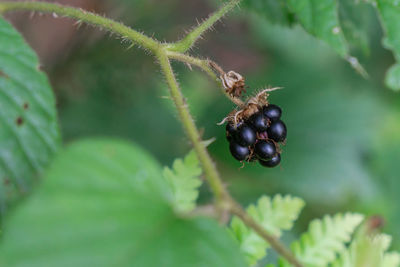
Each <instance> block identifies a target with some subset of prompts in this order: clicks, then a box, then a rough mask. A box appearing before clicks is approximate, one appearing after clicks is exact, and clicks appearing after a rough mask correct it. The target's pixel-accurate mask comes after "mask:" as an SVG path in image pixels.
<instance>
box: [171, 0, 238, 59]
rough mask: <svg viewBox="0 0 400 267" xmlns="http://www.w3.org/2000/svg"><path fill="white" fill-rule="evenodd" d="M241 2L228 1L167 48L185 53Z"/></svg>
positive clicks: (236, 0) (235, 0)
mask: <svg viewBox="0 0 400 267" xmlns="http://www.w3.org/2000/svg"><path fill="white" fill-rule="evenodd" d="M239 3H240V0H231V1H229V2H228V3H226V4H224V5H222V7H221V8H220V9H219V10H217V11H216V12H215V13H213V14H211V15H210V16H209V17H208V18H207V19H206V20H204V21H203V22H202V23H200V25H198V26H197V27H195V28H194V29H193V30H192V31H191V32H190V33H188V34H187V35H186V36H185V37H184V38H183V39H182V40H180V41H178V42H176V43H173V44H167V45H166V47H167V49H168V50H170V51H174V52H181V53H185V52H186V51H188V50H189V49H190V48H191V47H192V46H193V45H194V44H195V43H196V41H197V40H198V39H199V38H200V37H201V35H202V34H203V33H204V32H206V31H208V30H209V29H210V28H212V27H213V25H214V24H215V23H216V22H217V21H219V20H220V19H221V18H222V17H223V16H225V15H226V14H227V13H228V12H229V11H231V10H232V9H233V8H235V7H236V6H237V5H238V4H239Z"/></svg>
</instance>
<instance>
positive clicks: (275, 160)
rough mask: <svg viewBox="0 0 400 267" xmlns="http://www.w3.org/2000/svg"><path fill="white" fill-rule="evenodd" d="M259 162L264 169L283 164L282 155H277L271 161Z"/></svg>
mask: <svg viewBox="0 0 400 267" xmlns="http://www.w3.org/2000/svg"><path fill="white" fill-rule="evenodd" d="M259 162H260V164H261V165H262V166H264V167H268V168H273V167H275V166H278V165H279V163H281V154H279V153H277V154H276V155H275V156H274V157H272V158H271V159H270V160H259Z"/></svg>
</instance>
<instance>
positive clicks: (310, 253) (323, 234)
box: [291, 213, 363, 267]
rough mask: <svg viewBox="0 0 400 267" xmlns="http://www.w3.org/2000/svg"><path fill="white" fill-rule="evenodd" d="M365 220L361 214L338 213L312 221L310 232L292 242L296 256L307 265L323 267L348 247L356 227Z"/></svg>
mask: <svg viewBox="0 0 400 267" xmlns="http://www.w3.org/2000/svg"><path fill="white" fill-rule="evenodd" d="M362 220H363V216H362V215H360V214H351V213H346V214H345V215H342V214H337V215H335V216H334V217H330V216H325V217H324V218H323V220H318V219H317V220H314V221H312V222H311V223H310V226H309V228H308V232H307V233H305V234H303V235H302V236H301V238H300V240H299V241H295V242H294V243H293V244H292V246H291V247H292V251H293V253H294V254H295V256H296V257H297V258H298V259H299V260H300V261H301V262H302V263H304V264H305V265H306V266H310V267H311V266H312V267H323V266H327V265H328V264H329V263H331V262H333V261H334V260H335V259H336V254H337V253H340V252H342V251H344V250H345V249H346V247H345V243H347V242H349V241H350V240H351V236H352V234H353V232H354V230H355V229H356V227H357V226H358V225H359V224H360V223H361V221H362Z"/></svg>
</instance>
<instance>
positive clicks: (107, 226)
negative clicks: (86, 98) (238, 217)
mask: <svg viewBox="0 0 400 267" xmlns="http://www.w3.org/2000/svg"><path fill="white" fill-rule="evenodd" d="M169 194H170V192H169V188H168V184H167V182H166V181H165V180H164V179H163V178H162V169H161V167H160V166H159V164H158V163H157V162H156V161H155V160H154V159H153V158H152V157H151V156H150V155H148V154H147V153H146V152H145V151H143V150H142V149H140V148H138V147H136V146H134V145H132V144H130V143H126V142H121V141H110V140H87V141H81V142H78V143H75V144H73V145H70V146H69V147H67V148H66V149H65V150H64V151H63V152H61V153H60V154H59V156H58V157H57V159H56V160H55V161H54V163H53V164H52V165H51V167H50V169H49V171H48V172H47V174H46V176H45V179H43V182H42V185H41V186H40V187H39V188H38V190H35V192H34V194H32V195H31V196H30V198H29V200H28V201H26V202H24V203H22V204H21V205H19V206H18V207H17V208H16V209H15V211H14V212H13V213H12V214H10V216H8V217H7V218H6V220H5V223H4V229H5V231H4V234H3V236H2V239H1V241H0V266H8V267H13V266H30V267H39V266H59V267H63V266H65V267H67V266H68V267H70V266H99V267H101V266H146V267H153V266H154V267H159V266H163V267H168V266H173V267H176V266H215V267H220V266H227V267H228V266H229V267H230V266H245V265H244V260H243V259H242V257H241V256H240V252H239V248H238V247H237V246H236V244H235V242H234V240H233V239H232V238H230V237H229V235H228V234H227V233H226V231H225V230H224V229H223V228H221V227H220V226H219V225H218V223H217V222H215V221H213V220H210V219H205V218H180V217H179V216H177V215H176V214H175V213H174V212H173V211H172V209H171V207H170V206H169V198H170V195H169Z"/></svg>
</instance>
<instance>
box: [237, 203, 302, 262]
mask: <svg viewBox="0 0 400 267" xmlns="http://www.w3.org/2000/svg"><path fill="white" fill-rule="evenodd" d="M303 207H304V201H303V200H302V199H300V198H296V197H291V196H285V197H282V196H281V195H277V196H275V197H274V198H273V199H272V200H271V198H270V197H268V196H262V197H261V198H260V199H259V200H258V201H257V205H250V206H249V207H248V208H247V212H248V213H249V214H250V216H251V217H253V219H254V220H255V221H257V222H258V223H259V224H261V225H262V226H263V227H264V228H265V229H266V230H267V231H268V232H269V233H271V234H273V235H275V236H277V237H280V236H281V234H282V230H290V229H291V228H292V227H293V222H294V221H295V220H296V219H297V217H298V216H299V213H300V211H301V210H302V208H303ZM231 231H232V233H233V235H234V237H235V238H236V239H237V240H238V241H239V244H240V248H241V250H242V252H243V253H244V254H245V256H246V258H247V261H248V263H249V264H250V265H254V264H255V263H256V262H257V261H258V260H260V259H262V258H263V257H265V255H266V249H267V248H269V244H268V243H267V242H266V241H265V240H264V239H262V238H261V237H260V236H259V235H258V234H256V233H255V232H254V231H253V230H251V229H249V228H248V227H247V226H246V225H244V223H243V222H242V221H241V220H240V219H239V218H237V217H234V218H233V219H232V222H231Z"/></svg>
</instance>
